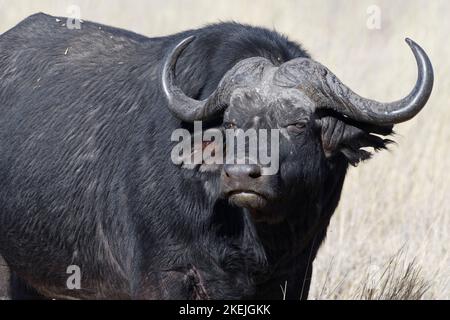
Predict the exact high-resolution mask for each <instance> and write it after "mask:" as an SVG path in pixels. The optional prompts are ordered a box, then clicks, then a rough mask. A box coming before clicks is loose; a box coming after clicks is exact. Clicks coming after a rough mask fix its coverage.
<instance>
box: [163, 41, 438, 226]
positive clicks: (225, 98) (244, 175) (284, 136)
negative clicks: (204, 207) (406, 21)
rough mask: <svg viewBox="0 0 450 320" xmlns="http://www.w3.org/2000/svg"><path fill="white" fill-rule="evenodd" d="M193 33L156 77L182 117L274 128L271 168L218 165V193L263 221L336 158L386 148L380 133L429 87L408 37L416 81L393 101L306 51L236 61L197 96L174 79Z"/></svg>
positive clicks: (313, 188)
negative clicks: (283, 58)
mask: <svg viewBox="0 0 450 320" xmlns="http://www.w3.org/2000/svg"><path fill="white" fill-rule="evenodd" d="M193 40H194V39H193V37H190V38H187V39H185V40H183V41H182V42H180V43H179V44H178V45H177V46H176V47H175V48H174V49H173V51H172V52H171V53H170V55H169V56H168V58H167V60H166V62H165V65H164V68H163V73H162V84H163V89H164V92H165V95H166V97H167V99H168V106H169V109H170V110H171V111H172V113H173V114H174V115H175V116H176V117H177V118H179V119H180V120H182V121H184V122H194V121H203V120H211V119H219V121H221V122H222V126H223V129H224V130H226V129H242V130H248V129H255V130H260V129H267V130H273V129H277V130H278V131H279V133H280V135H279V147H278V152H279V170H278V171H277V173H276V174H265V169H266V168H265V166H264V165H262V164H261V163H259V162H254V163H246V164H237V163H231V164H229V163H225V164H224V165H223V166H221V167H220V171H221V174H220V185H221V193H222V196H223V197H225V198H227V199H229V200H230V202H232V203H233V204H235V205H237V206H240V207H244V208H247V209H249V210H250V211H251V212H252V213H253V214H254V216H255V217H256V218H260V219H261V220H266V221H269V220H270V221H272V222H273V221H278V220H279V219H281V218H282V216H281V214H280V215H277V214H274V212H279V211H280V210H277V208H280V206H283V204H285V203H288V202H290V201H291V200H293V199H296V198H299V197H300V198H301V197H302V195H305V194H307V193H314V192H321V191H320V190H318V189H317V185H320V184H324V183H326V177H324V176H325V175H326V174H325V173H324V172H323V171H324V170H322V169H321V168H324V167H325V168H327V167H328V168H332V167H333V166H334V165H335V164H336V163H337V162H339V161H340V162H345V163H346V165H347V164H348V163H350V164H353V165H356V164H357V163H358V162H359V161H361V160H365V159H367V158H369V157H370V155H371V154H370V152H368V151H367V150H364V149H363V148H367V147H372V148H374V149H376V150H378V149H382V148H385V146H386V143H388V142H389V140H386V139H383V138H382V137H380V136H385V135H389V134H390V133H392V128H393V125H394V124H397V123H400V122H404V121H406V120H409V119H411V118H412V117H414V116H415V115H416V114H417V113H418V112H419V111H420V110H421V109H422V108H423V107H424V105H425V104H426V102H427V100H428V98H429V96H430V94H431V91H432V87H433V69H432V65H431V62H430V60H429V59H428V57H427V55H426V53H425V52H424V51H423V49H422V48H421V47H420V46H418V45H417V44H416V43H415V42H413V41H412V40H410V39H406V42H407V43H408V45H409V46H410V48H411V50H412V52H413V53H414V56H415V58H416V61H417V66H418V80H417V82H416V85H415V87H414V88H413V90H412V91H411V93H410V94H409V95H408V96H406V97H405V98H403V99H401V100H398V101H395V102H390V103H380V102H377V101H374V100H369V99H366V98H363V97H361V96H359V95H358V94H356V93H354V92H353V91H352V90H351V89H349V88H348V87H347V86H346V85H345V84H343V83H342V82H341V81H340V80H339V79H338V78H337V77H336V76H335V75H334V74H333V73H332V72H331V71H330V70H328V69H327V68H326V67H324V66H323V65H321V64H320V63H318V62H316V61H313V60H311V59H309V58H297V59H293V60H291V61H288V62H286V63H284V64H282V65H280V66H276V65H274V64H273V63H272V62H271V61H269V60H268V59H265V58H261V57H254V58H249V59H245V60H242V61H240V62H239V63H237V64H236V65H235V66H234V67H233V68H232V69H231V70H229V71H228V72H227V73H226V74H225V76H224V77H223V78H222V80H221V82H220V84H219V85H218V87H217V89H216V90H215V92H214V93H212V94H211V95H210V97H209V98H207V99H206V100H203V101H198V100H194V99H192V98H190V97H188V96H187V95H185V94H184V93H183V92H182V91H181V89H180V88H179V87H178V86H176V84H175V66H176V63H177V60H178V58H179V57H180V55H181V53H182V52H183V50H184V49H185V48H186V47H187V46H188V45H189V43H191V42H192V41H193ZM328 172H329V171H328ZM269 216H272V218H270V219H269V218H268V217H269ZM274 216H276V218H274Z"/></svg>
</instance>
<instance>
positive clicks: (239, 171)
mask: <svg viewBox="0 0 450 320" xmlns="http://www.w3.org/2000/svg"><path fill="white" fill-rule="evenodd" d="M224 171H225V175H226V176H227V177H229V178H239V179H242V178H253V179H256V178H259V177H261V167H260V166H258V165H256V164H250V165H247V164H245V165H244V164H242V165H225V167H224Z"/></svg>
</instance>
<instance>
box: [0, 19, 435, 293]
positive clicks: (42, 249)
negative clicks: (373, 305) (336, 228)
mask: <svg viewBox="0 0 450 320" xmlns="http://www.w3.org/2000/svg"><path fill="white" fill-rule="evenodd" d="M407 43H408V45H409V46H410V47H411V50H412V52H413V54H414V56H415V58H416V60H417V65H418V80H417V83H416V85H415V87H414V89H413V90H412V92H411V93H410V94H409V95H408V96H407V97H405V98H403V99H401V100H398V101H396V102H392V103H380V102H376V101H373V100H369V99H366V98H363V97H361V96H359V95H357V94H356V93H354V92H352V91H351V90H350V89H349V88H348V87H346V86H345V85H344V84H343V83H342V82H341V81H340V80H339V79H338V78H336V76H334V75H333V73H331V72H330V70H328V69H327V68H326V67H324V66H323V65H321V64H320V63H318V62H316V61H314V60H312V59H311V58H310V56H309V55H308V53H307V52H305V51H304V50H303V49H302V47H301V46H300V45H298V44H296V43H294V42H292V41H290V40H288V39H287V38H286V37H284V36H282V35H280V34H278V33H276V32H274V31H269V30H266V29H263V28H256V27H251V26H247V25H241V24H238V23H220V24H215V25H209V26H206V27H203V28H200V29H197V30H189V31H185V32H181V33H178V34H175V35H170V36H165V37H159V38H147V37H144V36H141V35H137V34H134V33H132V32H128V31H124V30H120V29H116V28H111V27H107V26H104V25H100V24H96V23H91V22H81V21H80V28H79V29H73V28H68V27H67V25H66V19H65V18H56V17H51V16H48V15H45V14H37V15H33V16H31V17H29V18H27V19H26V20H24V21H23V22H21V23H20V24H19V25H17V26H16V27H14V28H13V29H11V30H9V31H7V32H6V33H4V34H3V35H1V36H0V114H1V116H0V254H1V255H2V256H3V257H4V259H5V261H6V262H7V264H8V265H9V267H10V269H11V270H12V271H13V272H14V275H15V277H17V279H20V282H21V283H22V284H23V285H21V286H14V288H12V290H13V291H14V290H15V296H16V297H21V296H22V297H23V296H27V294H29V292H30V291H27V287H28V288H30V290H31V289H32V290H35V291H36V292H37V293H38V294H39V295H40V296H42V297H45V298H62V299H64V298H68V299H73V298H75V299H281V298H286V299H299V298H303V299H305V298H307V295H308V290H309V285H310V278H311V273H312V263H313V261H314V258H315V256H316V253H317V250H318V248H319V246H320V244H321V243H322V242H323V240H324V238H325V235H326V229H327V226H328V224H329V221H330V218H331V215H332V214H333V211H334V210H335V208H336V206H337V204H338V201H339V198H340V194H341V190H342V185H343V182H344V178H345V175H346V171H347V168H348V167H349V165H356V164H358V163H359V162H360V161H362V160H366V159H368V158H369V157H370V155H371V153H370V152H369V151H368V150H367V148H373V149H374V150H379V149H385V148H386V146H387V144H388V143H389V142H390V140H388V139H385V138H384V137H385V136H388V135H390V134H391V133H392V132H393V131H392V130H393V125H394V124H397V123H400V122H403V121H406V120H409V119H411V118H412V117H414V116H415V115H416V114H417V113H418V112H419V111H420V110H421V109H422V108H423V107H424V105H425V104H426V102H427V100H428V98H429V96H430V94H431V91H432V87H433V71H432V66H431V63H430V61H429V59H428V57H427V55H426V53H425V52H424V51H423V50H422V49H421V48H420V47H419V46H418V45H417V44H416V43H414V42H413V41H412V40H409V39H407ZM195 121H202V125H203V130H204V131H206V130H208V129H212V130H217V131H219V132H224V131H225V130H237V129H240V130H248V129H268V130H274V129H277V130H279V132H280V135H279V141H278V142H279V151H278V153H279V169H278V171H277V172H276V174H271V175H267V174H264V170H265V168H266V167H265V166H264V165H262V164H261V163H259V162H257V163H232V164H229V163H226V164H215V165H214V164H211V165H206V164H194V165H186V163H184V162H183V161H181V162H180V163H174V161H172V160H173V159H172V157H171V155H172V152H173V148H174V147H175V146H176V145H177V143H176V141H172V140H171V136H172V134H173V132H174V130H177V129H183V130H185V131H187V132H193V131H194V122H195ZM218 142H219V141H215V140H214V141H212V140H211V141H210V143H205V144H204V147H205V148H206V147H207V146H210V144H211V143H218ZM227 147H228V146H227V145H226V144H225V146H224V148H227ZM233 148H234V147H233ZM77 275H78V277H79V278H73V276H77ZM16 282H17V281H16ZM77 282H79V284H80V285H79V286H78V285H77ZM280 286H281V287H282V288H283V290H281V288H280ZM13 293H14V292H13ZM37 293H36V294H37ZM28 296H29V295H28Z"/></svg>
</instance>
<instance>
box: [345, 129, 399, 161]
mask: <svg viewBox="0 0 450 320" xmlns="http://www.w3.org/2000/svg"><path fill="white" fill-rule="evenodd" d="M391 143H394V141H392V140H390V139H384V138H381V137H379V136H377V135H373V134H370V133H366V132H363V133H361V134H360V136H359V137H358V138H356V139H352V140H350V141H347V142H343V143H342V146H341V147H340V152H341V153H342V154H343V155H344V156H345V157H346V158H347V160H348V162H349V163H350V164H351V165H352V166H354V167H356V166H357V165H358V164H359V163H360V162H362V161H365V160H369V159H370V158H372V156H373V152H370V151H368V150H365V149H362V148H373V150H374V151H375V152H377V151H380V150H385V149H387V148H388V145H389V144H391Z"/></svg>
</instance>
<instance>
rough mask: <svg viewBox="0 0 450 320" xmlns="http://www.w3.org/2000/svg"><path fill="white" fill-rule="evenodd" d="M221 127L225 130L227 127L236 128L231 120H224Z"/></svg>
mask: <svg viewBox="0 0 450 320" xmlns="http://www.w3.org/2000/svg"><path fill="white" fill-rule="evenodd" d="M223 127H224V129H225V130H227V129H236V127H237V126H236V124H234V123H233V122H225V123H224V124H223Z"/></svg>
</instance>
